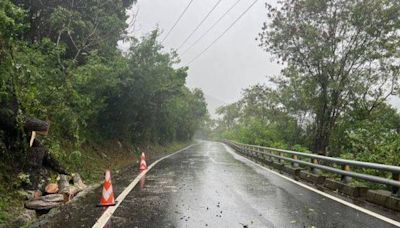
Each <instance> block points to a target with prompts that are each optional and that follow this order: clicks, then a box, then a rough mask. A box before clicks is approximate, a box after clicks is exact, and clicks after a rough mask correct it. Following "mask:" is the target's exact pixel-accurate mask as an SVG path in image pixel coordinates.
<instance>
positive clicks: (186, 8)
mask: <svg viewBox="0 0 400 228" xmlns="http://www.w3.org/2000/svg"><path fill="white" fill-rule="evenodd" d="M193 1H194V0H190V1H189V3H188V4H187V5H186V7H185V9H184V10H183V11H182V13H181V15H179V17H178V19H177V20H176V21H175V23H174V25H173V26H172V27H171V28H170V29H169V31H168V32H167V35H165V37H164V39H163V40H162V41H161V43H163V42H164V41H165V40H166V39H167V38H168V36H169V34H171V32H172V30H174V28H175V27H176V25H177V24H178V23H179V21H180V20H181V19H182V17H183V15H185V13H186V11H187V10H188V9H189V6H190V5H191V4H192V2H193Z"/></svg>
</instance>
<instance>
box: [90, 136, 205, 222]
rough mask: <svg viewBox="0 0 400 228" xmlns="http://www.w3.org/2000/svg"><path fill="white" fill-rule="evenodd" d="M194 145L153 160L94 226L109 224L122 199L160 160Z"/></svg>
mask: <svg viewBox="0 0 400 228" xmlns="http://www.w3.org/2000/svg"><path fill="white" fill-rule="evenodd" d="M194 145H197V144H192V145H190V146H188V147H185V148H183V149H181V150H178V151H176V152H174V153H172V154H170V155H167V156H165V157H162V158H160V159H158V160H157V161H155V162H153V163H152V164H151V165H149V167H147V170H145V171H143V172H141V173H140V174H139V175H138V176H137V177H136V178H135V179H134V180H133V181H132V182H131V183H130V184H129V185H128V187H126V188H125V189H124V191H123V192H121V194H119V196H118V197H117V199H116V201H117V204H116V205H115V206H111V207H108V208H107V209H106V210H105V211H104V213H103V214H102V215H101V217H100V218H99V219H98V220H97V222H96V223H95V224H94V225H93V227H92V228H103V227H104V226H105V225H106V224H107V222H108V220H109V219H110V218H111V216H112V215H113V214H114V212H115V210H117V208H118V207H119V205H120V204H121V203H122V201H123V200H124V199H125V197H126V196H127V195H128V194H129V192H131V191H132V189H133V188H134V187H135V186H136V184H137V183H138V182H139V181H140V179H141V178H142V177H143V176H144V175H146V173H147V172H148V171H150V169H151V168H153V167H154V166H155V165H156V164H157V163H159V162H160V161H162V160H164V159H166V158H168V157H171V156H173V155H175V154H177V153H179V152H182V151H184V150H187V149H189V148H190V147H192V146H194Z"/></svg>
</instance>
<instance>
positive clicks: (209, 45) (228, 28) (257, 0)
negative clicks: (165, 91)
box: [186, 0, 258, 65]
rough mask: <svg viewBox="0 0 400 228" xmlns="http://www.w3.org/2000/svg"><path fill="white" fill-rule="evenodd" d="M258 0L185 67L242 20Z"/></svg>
mask: <svg viewBox="0 0 400 228" xmlns="http://www.w3.org/2000/svg"><path fill="white" fill-rule="evenodd" d="M257 1H258V0H254V2H253V3H251V5H250V6H249V7H248V8H247V9H246V10H245V11H243V12H242V14H240V15H239V17H237V18H236V19H235V20H234V21H233V22H232V24H231V25H229V27H228V28H226V29H225V30H224V31H223V32H222V33H221V35H219V36H218V37H217V38H216V39H215V40H214V41H213V42H211V44H210V45H208V46H207V47H206V48H205V49H204V50H203V51H202V52H200V53H199V54H198V55H196V56H195V57H194V58H193V59H192V60H190V61H189V62H188V63H187V64H186V65H190V64H191V63H192V62H194V61H196V60H197V59H198V58H199V57H200V56H202V55H203V54H204V53H205V52H206V51H207V50H208V49H210V48H211V47H212V46H213V45H214V44H215V43H216V42H217V41H218V40H219V39H221V37H223V36H224V35H225V34H226V33H227V32H228V31H229V30H230V29H231V28H232V27H233V26H234V25H235V24H236V23H237V22H238V21H239V20H240V18H242V17H243V16H244V15H245V14H246V13H247V12H248V11H249V10H250V9H251V8H252V7H253V6H254V4H256V2H257Z"/></svg>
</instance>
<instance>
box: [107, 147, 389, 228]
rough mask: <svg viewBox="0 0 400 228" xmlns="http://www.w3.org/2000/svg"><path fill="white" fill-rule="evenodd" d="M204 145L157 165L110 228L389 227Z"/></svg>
mask: <svg viewBox="0 0 400 228" xmlns="http://www.w3.org/2000/svg"><path fill="white" fill-rule="evenodd" d="M227 149H228V147H226V146H225V145H223V144H220V143H215V142H203V143H200V144H198V145H195V146H193V147H191V148H190V149H188V150H186V151H183V152H181V153H178V154H176V155H173V156H171V157H169V158H167V159H165V160H163V161H161V162H160V163H158V164H157V165H156V166H155V167H154V168H153V169H151V170H150V171H149V172H148V173H147V174H146V177H145V179H143V180H142V181H141V183H140V184H138V185H137V186H136V187H135V188H134V189H133V190H132V191H131V192H130V194H129V195H128V196H127V197H126V198H125V200H124V201H123V203H122V204H121V205H120V207H119V208H118V209H117V210H116V211H115V213H114V215H113V216H112V218H111V221H110V222H111V227H246V226H247V227H277V228H281V227H318V228H319V227H371V228H384V227H393V226H392V225H390V224H387V223H385V222H383V221H381V220H378V219H376V218H373V217H371V216H369V215H366V214H364V213H362V212H359V211H357V210H355V209H352V208H350V207H347V206H345V205H342V204H340V203H337V202H336V201H333V200H331V199H328V198H325V197H323V196H321V195H319V194H317V193H314V192H311V191H308V190H306V189H305V188H303V187H301V186H298V185H296V184H294V183H292V182H289V181H287V180H285V179H282V178H281V177H279V176H277V175H275V174H273V173H271V172H269V171H267V170H265V169H262V168H260V167H258V166H256V165H254V164H252V163H251V162H249V161H247V160H245V159H243V158H242V157H240V156H238V155H233V154H232V153H230V152H228V150H227Z"/></svg>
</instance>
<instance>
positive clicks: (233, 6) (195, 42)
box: [182, 0, 242, 55]
mask: <svg viewBox="0 0 400 228" xmlns="http://www.w3.org/2000/svg"><path fill="white" fill-rule="evenodd" d="M240 1H242V0H237V1H236V2H235V3H234V4H233V5H232V6H231V7H230V8H229V9H228V10H227V11H225V13H224V14H223V15H221V16H220V17H219V18H218V20H216V21H215V22H214V24H213V25H211V27H209V28H208V29H207V31H206V32H205V33H203V34H202V35H201V36H200V37H199V38H198V39H197V40H196V41H194V42H193V43H192V44H191V45H190V46H189V47H188V48H186V49H185V50H184V51H183V52H182V55H184V54H185V53H186V52H188V51H189V50H190V49H191V48H192V47H193V46H195V45H196V44H197V43H198V42H199V41H200V40H201V39H203V38H204V37H205V36H206V35H207V34H208V33H209V32H210V31H211V30H212V29H213V28H214V27H215V26H216V25H217V24H218V23H219V22H220V21H221V20H222V19H223V18H224V17H225V16H226V15H228V13H229V12H230V11H231V10H232V9H233V8H235V6H236V5H237V4H238V3H239V2H240Z"/></svg>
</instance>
